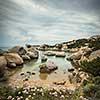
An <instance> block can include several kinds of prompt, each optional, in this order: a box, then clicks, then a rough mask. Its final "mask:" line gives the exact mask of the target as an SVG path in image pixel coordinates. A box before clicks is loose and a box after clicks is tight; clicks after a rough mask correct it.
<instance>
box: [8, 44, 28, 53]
mask: <svg viewBox="0 0 100 100" xmlns="http://www.w3.org/2000/svg"><path fill="white" fill-rule="evenodd" d="M9 52H10V53H18V54H19V55H25V54H26V50H25V49H24V47H21V46H15V47H13V48H11V49H9Z"/></svg>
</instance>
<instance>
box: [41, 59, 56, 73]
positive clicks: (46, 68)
mask: <svg viewBox="0 0 100 100" xmlns="http://www.w3.org/2000/svg"><path fill="white" fill-rule="evenodd" d="M39 67H40V72H41V73H51V72H52V71H54V70H56V69H58V67H57V66H56V65H55V64H54V62H51V61H48V62H47V64H42V65H40V66H39Z"/></svg>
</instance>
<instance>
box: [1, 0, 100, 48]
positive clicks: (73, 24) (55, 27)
mask: <svg viewBox="0 0 100 100" xmlns="http://www.w3.org/2000/svg"><path fill="white" fill-rule="evenodd" d="M98 34H100V0H0V47H3V46H7V47H8V46H15V45H25V44H44V43H45V44H55V43H61V42H65V41H69V40H73V39H79V38H88V37H90V36H92V35H98Z"/></svg>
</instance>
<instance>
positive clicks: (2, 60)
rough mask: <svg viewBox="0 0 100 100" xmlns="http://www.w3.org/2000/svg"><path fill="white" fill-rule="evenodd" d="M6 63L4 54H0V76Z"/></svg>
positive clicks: (3, 72)
mask: <svg viewBox="0 0 100 100" xmlns="http://www.w3.org/2000/svg"><path fill="white" fill-rule="evenodd" d="M6 65H7V61H6V59H5V57H4V56H0V78H1V77H3V76H4V74H5V67H6Z"/></svg>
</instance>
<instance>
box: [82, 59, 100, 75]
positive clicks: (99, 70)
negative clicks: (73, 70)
mask: <svg viewBox="0 0 100 100" xmlns="http://www.w3.org/2000/svg"><path fill="white" fill-rule="evenodd" d="M81 68H82V69H83V70H84V71H85V72H87V73H89V74H92V75H93V76H99V75H100V57H97V58H96V59H94V60H92V61H86V60H85V61H82V62H81Z"/></svg>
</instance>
